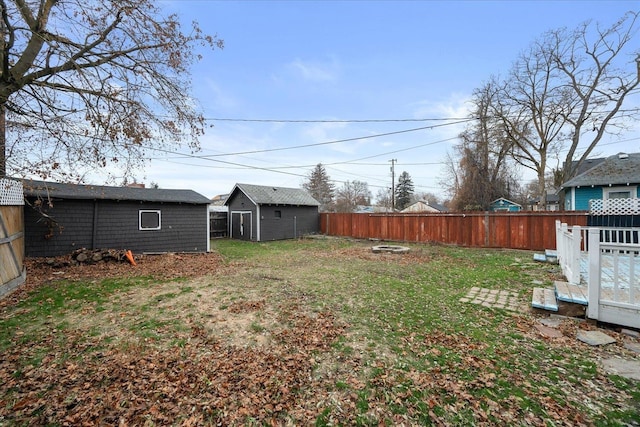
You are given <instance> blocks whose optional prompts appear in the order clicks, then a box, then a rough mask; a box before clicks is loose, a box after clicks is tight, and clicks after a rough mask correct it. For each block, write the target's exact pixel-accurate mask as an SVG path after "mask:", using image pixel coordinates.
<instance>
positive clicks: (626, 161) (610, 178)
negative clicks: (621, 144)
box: [562, 153, 640, 188]
mask: <svg viewBox="0 0 640 427" xmlns="http://www.w3.org/2000/svg"><path fill="white" fill-rule="evenodd" d="M626 184H640V153H629V154H626V153H618V154H614V155H613V156H609V157H607V158H606V159H605V160H604V161H602V162H600V163H598V164H596V165H595V166H593V167H592V168H591V169H588V170H587V171H585V172H583V173H582V174H580V175H578V176H576V177H574V178H572V179H570V180H569V181H567V182H565V183H564V184H562V188H568V187H582V186H587V185H589V186H591V185H626Z"/></svg>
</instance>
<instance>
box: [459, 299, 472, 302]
mask: <svg viewBox="0 0 640 427" xmlns="http://www.w3.org/2000/svg"><path fill="white" fill-rule="evenodd" d="M469 301H471V300H470V299H469V298H460V302H469Z"/></svg>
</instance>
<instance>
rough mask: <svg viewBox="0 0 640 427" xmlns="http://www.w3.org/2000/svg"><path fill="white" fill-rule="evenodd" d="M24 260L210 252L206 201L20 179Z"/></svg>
mask: <svg viewBox="0 0 640 427" xmlns="http://www.w3.org/2000/svg"><path fill="white" fill-rule="evenodd" d="M23 184H24V195H25V201H26V202H27V206H25V209H24V217H25V252H26V255H27V256H33V257H41V256H57V255H64V254H67V253H70V252H72V251H74V250H75V249H79V248H87V249H130V250H132V251H133V252H139V253H140V252H146V253H158V252H207V251H209V210H208V206H209V199H207V198H206V197H204V196H203V195H201V194H198V193H196V192H195V191H193V190H168V189H156V188H133V187H107V186H100V185H77V184H60V183H54V182H44V181H32V180H24V181H23Z"/></svg>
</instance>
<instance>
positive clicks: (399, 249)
mask: <svg viewBox="0 0 640 427" xmlns="http://www.w3.org/2000/svg"><path fill="white" fill-rule="evenodd" d="M371 251H372V252H373V253H374V254H378V253H382V252H388V253H392V254H404V253H407V252H409V248H408V247H406V246H398V245H378V246H374V247H372V248H371Z"/></svg>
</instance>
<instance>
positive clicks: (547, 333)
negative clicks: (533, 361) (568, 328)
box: [533, 323, 564, 338]
mask: <svg viewBox="0 0 640 427" xmlns="http://www.w3.org/2000/svg"><path fill="white" fill-rule="evenodd" d="M533 327H534V328H536V329H537V330H538V332H539V333H540V335H542V336H543V337H547V338H562V337H563V336H564V335H563V334H562V332H560V331H559V330H557V329H554V328H550V327H548V326H545V325H542V324H540V323H536V324H535V325H533Z"/></svg>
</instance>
